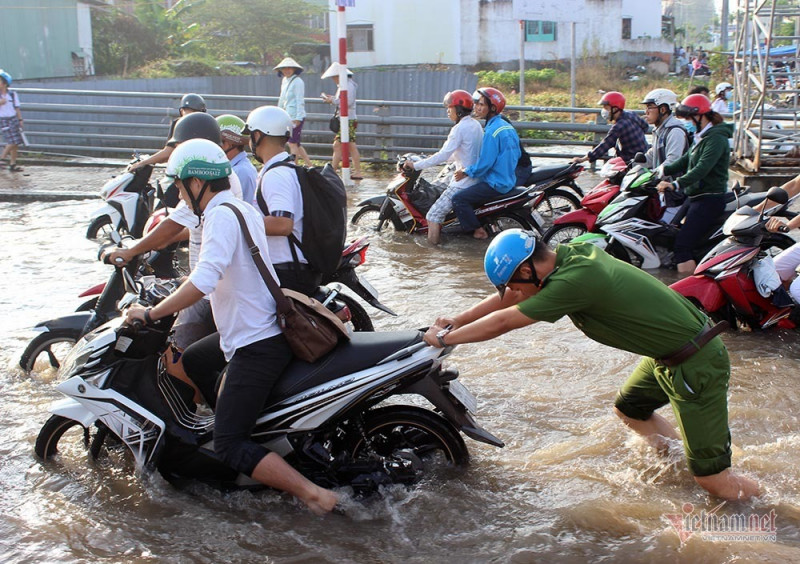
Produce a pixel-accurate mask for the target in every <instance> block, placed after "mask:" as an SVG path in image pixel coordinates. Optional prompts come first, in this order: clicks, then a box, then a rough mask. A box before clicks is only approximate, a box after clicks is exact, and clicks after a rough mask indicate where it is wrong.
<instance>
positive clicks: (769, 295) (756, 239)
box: [670, 187, 796, 330]
mask: <svg viewBox="0 0 800 564" xmlns="http://www.w3.org/2000/svg"><path fill="white" fill-rule="evenodd" d="M767 198H768V199H769V200H772V201H773V202H777V203H778V204H779V205H778V206H775V207H772V208H770V209H769V210H767V211H766V212H764V211H761V212H758V211H756V210H754V209H753V208H751V207H750V206H743V207H741V208H739V209H738V210H737V212H736V213H734V214H733V215H732V216H731V217H730V218H728V220H727V221H726V222H725V225H724V227H723V231H724V233H725V234H726V235H728V236H729V237H728V238H727V239H725V240H724V241H722V242H721V243H719V244H718V245H717V246H716V247H714V248H713V249H712V250H711V251H710V252H709V253H708V254H707V255H706V256H705V257H704V258H703V260H702V261H701V262H700V264H698V265H697V268H696V269H695V271H694V274H693V275H692V276H689V277H687V278H684V279H683V280H679V281H678V282H675V283H674V284H672V285H671V286H670V288H672V289H673V290H675V291H676V292H678V293H679V294H681V295H683V296H686V297H687V298H688V299H689V300H690V301H692V302H693V303H694V304H695V305H696V306H698V307H699V308H700V309H702V310H703V311H705V312H707V313H708V314H709V315H710V316H711V317H712V318H713V319H714V320H716V321H721V320H725V321H727V322H728V323H729V324H730V325H731V327H737V326H739V325H744V326H746V327H750V328H751V329H753V330H761V329H767V328H769V327H775V326H777V327H781V328H785V329H792V328H795V327H796V323H795V321H794V319H790V316H792V318H794V315H792V314H793V312H794V310H795V307H794V304H793V302H792V299H791V297H790V296H789V295H788V293H787V292H786V290H785V289H784V288H783V287H782V286H780V285H778V287H777V288H770V287H768V286H767V285H766V284H764V283H762V282H761V281H760V280H759V279H758V278H759V277H758V276H757V275H755V273H756V270H757V269H756V265H757V264H758V262H759V261H761V260H763V259H765V258H766V257H767V255H768V254H769V253H770V250H771V249H773V248H775V247H778V248H781V249H785V248H788V247H787V245H791V244H793V243H794V241H793V240H791V238H789V237H788V236H786V235H782V234H779V233H770V232H769V231H767V228H766V223H767V220H768V219H769V218H770V217H772V216H775V215H781V216H783V217H792V216H794V215H796V214H794V213H793V212H788V211H787V210H786V208H787V207H788V205H789V197H788V195H787V194H786V191H785V190H783V189H782V188H777V187H776V188H771V189H770V190H769V192H767ZM783 239H789V241H785V240H783ZM776 275H777V274H776Z"/></svg>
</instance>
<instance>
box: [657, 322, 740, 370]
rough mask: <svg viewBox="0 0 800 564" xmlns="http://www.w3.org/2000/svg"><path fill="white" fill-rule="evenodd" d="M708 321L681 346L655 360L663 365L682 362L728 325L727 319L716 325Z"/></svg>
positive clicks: (675, 364)
mask: <svg viewBox="0 0 800 564" xmlns="http://www.w3.org/2000/svg"><path fill="white" fill-rule="evenodd" d="M710 323H711V322H708V323H706V324H705V326H703V328H702V329H701V330H700V332H699V333H698V334H697V335H695V336H694V338H693V339H691V340H690V341H689V342H687V343H686V344H685V345H683V346H682V347H681V348H679V349H678V350H676V351H675V352H673V353H671V354H668V355H667V356H665V357H662V358H658V359H656V360H658V361H659V362H660V363H661V364H663V365H664V366H677V365H679V364H682V363H684V362H686V361H687V360H689V359H690V358H691V357H692V355H694V354H695V353H696V352H697V351H699V350H700V349H702V348H703V347H704V346H705V345H706V344H707V343H708V342H709V341H710V340H711V339H713V338H714V337H716V336H717V335H719V334H720V333H722V332H723V331H725V330H726V329H727V328H728V327H729V325H728V322H727V321H720V322H719V323H717V324H716V325H711V324H710Z"/></svg>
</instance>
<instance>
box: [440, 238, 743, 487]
mask: <svg viewBox="0 0 800 564" xmlns="http://www.w3.org/2000/svg"><path fill="white" fill-rule="evenodd" d="M484 268H485V270H486V273H487V275H488V277H489V280H490V281H491V282H492V283H493V284H494V285H495V286H496V287H497V289H498V291H499V295H493V296H491V297H489V298H486V299H485V300H483V301H482V302H480V303H478V304H477V305H475V306H474V307H472V308H470V309H468V310H466V311H465V312H463V313H461V314H459V315H457V316H455V317H453V318H449V317H444V318H439V319H437V320H436V323H435V325H434V326H433V327H431V328H430V329H429V330H428V332H427V333H426V334H425V341H426V342H427V343H428V344H430V345H433V346H438V347H444V346H449V345H457V344H462V343H474V342H479V341H486V340H489V339H492V338H494V337H497V336H499V335H502V334H504V333H507V332H508V331H511V330H513V329H518V328H520V327H525V326H527V325H530V324H532V323H536V322H537V321H547V322H551V323H552V322H555V321H556V320H558V319H560V318H561V317H563V316H564V315H567V316H569V318H570V319H571V320H572V322H573V323H574V324H575V326H576V327H577V328H578V329H580V330H581V331H583V333H584V334H586V336H587V337H589V338H591V339H593V340H595V341H597V342H600V343H603V344H605V345H608V346H611V347H614V348H618V349H622V350H626V351H630V352H633V353H636V354H640V355H643V356H644V357H645V358H643V359H642V361H641V362H640V363H639V365H638V366H637V367H636V369H635V370H634V372H633V374H631V376H630V377H629V378H628V380H627V381H626V382H625V383H624V384H623V386H622V388H621V389H620V391H619V393H618V394H617V399H616V401H615V406H614V412H615V413H616V415H617V416H619V417H620V418H621V419H622V420H623V422H625V424H626V425H628V427H630V428H631V429H633V430H634V431H636V432H637V433H639V434H640V435H642V436H644V437H646V438H647V440H648V442H649V443H650V444H651V445H653V446H655V447H656V448H659V449H663V448H664V447H665V446H666V441H665V439H677V438H678V434H677V433H676V432H675V429H674V428H673V427H672V425H670V424H669V423H668V422H667V421H666V419H664V418H663V417H661V416H660V415H658V414H656V413H654V411H655V410H656V409H658V408H660V407H662V406H664V405H666V404H667V403H669V404H670V405H671V406H672V410H673V412H674V413H675V417H676V419H677V420H678V425H679V427H680V430H681V434H682V435H683V444H684V449H685V452H686V458H687V461H688V463H689V470H690V471H691V472H692V474H693V475H694V478H695V481H696V482H697V483H698V484H700V486H702V487H703V488H705V489H706V490H707V491H708V492H709V493H711V494H712V495H716V496H718V497H722V498H725V499H731V500H734V499H748V498H750V497H753V496H756V495H758V494H759V486H758V484H757V483H756V482H755V481H753V480H751V479H749V478H746V477H743V476H740V475H737V474H734V473H733V472H732V471H731V470H730V466H731V449H730V442H731V439H730V430H729V428H728V403H727V392H728V380H729V377H730V362H729V360H728V352H727V350H726V349H725V345H724V344H723V343H722V339H720V338H719V337H718V336H717V334H718V333H719V332H720V331H721V327H719V326H716V327H714V326H712V325H711V324H710V323H709V322H708V319H707V318H706V316H705V315H703V314H702V313H701V312H700V311H699V310H698V309H697V308H695V307H694V306H693V305H692V304H691V303H690V302H689V301H688V300H686V299H685V298H684V297H683V296H681V295H680V294H678V293H677V292H675V291H673V290H671V289H669V288H668V287H666V286H665V285H664V284H662V283H661V282H659V281H658V280H656V279H655V278H653V277H652V276H650V275H649V274H647V273H645V272H643V271H641V270H639V269H638V268H635V267H633V266H631V265H629V264H625V263H623V262H622V261H618V260H616V259H614V258H612V257H611V256H609V255H608V254H606V253H605V252H604V251H602V250H601V249H599V248H598V247H595V246H594V245H591V244H589V243H575V244H569V245H560V246H558V248H557V249H556V251H555V252H554V251H552V250H550V249H549V248H547V246H546V245H543V244H539V242H538V240H537V238H536V237H535V235H534V234H533V233H531V232H530V231H522V230H519V229H511V230H508V231H503V232H502V233H501V234H500V235H498V236H497V237H496V238H495V240H494V241H492V244H491V245H489V248H488V249H487V251H486V258H485V261H484Z"/></svg>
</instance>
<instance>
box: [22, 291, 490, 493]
mask: <svg viewBox="0 0 800 564" xmlns="http://www.w3.org/2000/svg"><path fill="white" fill-rule="evenodd" d="M135 284H136V282H134V281H133V280H132V279H131V278H130V277H129V276H127V277H126V286H127V288H128V289H129V290H133V292H130V293H128V294H126V296H125V297H124V298H123V300H122V301H121V307H127V306H129V305H130V304H132V303H136V302H138V303H141V304H142V305H155V304H156V303H158V302H160V301H161V300H162V299H164V298H165V297H167V296H168V295H169V294H170V293H171V292H172V291H173V290H174V289H175V287H176V284H174V283H168V284H159V283H151V284H150V285H149V286H147V287H142V286H139V287H135V286H134V285H135ZM173 320H174V319H173V317H172V316H169V317H167V318H164V319H160V320H158V321H157V322H155V323H154V324H153V325H151V326H145V327H142V326H141V325H139V324H135V325H131V326H128V325H126V324H124V323H123V322H122V319H121V318H117V319H114V320H112V321H110V322H108V323H107V324H105V325H103V326H101V327H99V328H97V329H96V330H95V331H93V332H92V333H90V334H88V335H87V336H86V337H84V338H83V339H81V341H80V342H79V343H78V344H77V346H76V347H75V348H74V349H73V351H72V352H71V353H70V355H69V357H68V358H67V359H66V360H65V362H64V364H63V366H62V368H61V370H60V373H59V376H60V378H61V380H62V381H61V383H60V384H59V385H58V386H57V389H58V391H60V392H61V393H62V394H64V395H65V396H66V398H65V399H62V400H60V401H57V402H55V403H54V404H52V405H51V407H50V412H51V413H52V415H51V417H50V418H49V419H48V420H47V422H46V423H45V424H44V425H43V426H42V428H41V430H40V431H39V434H38V437H37V439H36V444H35V447H34V448H35V452H36V455H37V456H38V457H39V458H40V459H42V460H44V461H51V460H53V459H56V460H57V458H56V455H57V454H58V452H59V448H60V447H64V451H65V454H64V455H63V456H67V454H66V453H67V452H70V453H71V449H70V450H68V449H66V445H65V444H64V443H67V442H68V441H70V442H71V446H78V447H79V448H80V447H81V446H82V447H83V449H85V450H87V451H88V453H89V455H90V456H91V457H92V458H98V457H99V456H101V455H102V454H104V453H105V452H106V451H108V450H111V449H114V448H119V447H120V446H122V445H124V446H123V447H122V448H124V447H127V448H128V449H129V450H130V452H131V454H132V456H133V458H134V460H135V462H136V466H137V467H138V468H139V469H151V470H152V469H157V470H158V471H159V472H160V473H161V474H162V475H163V476H164V477H165V478H166V479H167V480H169V481H171V482H172V483H175V484H176V485H180V484H182V483H185V482H187V481H200V482H204V483H207V484H210V485H213V486H216V487H219V488H223V489H232V488H258V487H261V485H260V484H258V483H257V482H255V481H253V480H252V479H250V478H249V477H247V476H244V475H240V474H237V473H236V472H235V471H233V470H231V469H230V468H229V467H227V466H225V465H224V464H223V463H222V462H220V460H219V458H218V457H217V456H216V455H215V453H214V444H213V430H214V415H210V414H203V413H204V412H202V411H201V413H200V414H198V413H196V412H195V409H194V407H195V406H194V403H193V402H191V400H190V399H189V398H191V395H188V394H187V393H186V390H185V389H183V387H182V384H183V383H182V382H178V381H176V380H174V379H172V377H171V376H169V375H168V374H167V373H166V371H165V369H164V366H163V364H162V363H161V361H160V358H161V353H162V352H163V350H164V349H165V347H167V346H168V344H167V339H168V335H169V332H170V328H171V326H172V323H173ZM452 350H453V347H445V348H442V349H439V348H434V347H430V346H428V345H427V344H425V343H424V342H423V341H422V333H421V332H419V331H400V332H391V333H356V334H353V335H352V338H351V340H350V341H348V342H343V343H340V344H339V346H338V347H337V348H335V349H334V350H333V351H332V352H330V353H329V354H328V355H326V356H325V357H323V358H322V359H320V360H319V361H318V362H316V363H314V364H309V363H305V362H303V361H300V360H296V359H295V360H294V361H292V362H291V364H290V365H289V366H288V368H287V369H286V370H285V372H284V373H283V374H282V375H281V377H280V379H279V380H278V382H277V383H276V384H275V388H274V390H273V392H272V394H271V395H270V398H269V401H268V403H267V405H265V406H264V409H263V411H262V413H261V415H260V416H259V417H258V419H257V421H256V424H255V426H254V428H253V431H252V437H253V439H254V440H255V441H257V442H259V443H261V444H263V445H264V446H265V447H266V448H267V449H268V450H269V451H271V452H275V453H277V454H279V455H281V456H282V457H283V458H284V459H285V460H286V461H287V462H288V463H289V464H291V465H292V466H294V467H295V468H296V469H297V470H298V471H300V472H301V473H302V474H303V475H304V476H306V477H307V478H308V479H310V480H312V481H313V482H315V483H317V484H319V485H321V486H323V487H342V486H350V487H352V488H353V489H354V491H355V492H356V493H357V494H365V493H373V492H375V491H376V490H377V489H378V488H379V487H380V486H384V485H389V484H404V485H411V484H414V483H415V482H417V481H418V480H419V479H420V478H422V477H423V476H427V475H429V473H430V472H431V470H433V469H434V468H435V467H437V466H441V465H452V466H457V467H458V466H465V465H466V464H467V463H468V461H469V451H468V449H467V446H466V444H465V442H464V439H463V438H462V436H461V433H463V434H464V435H466V436H468V437H470V438H472V439H473V440H477V441H480V442H483V443H486V444H489V445H492V446H496V447H502V446H503V442H502V441H501V440H500V439H498V438H497V437H495V436H494V435H492V434H491V433H489V432H488V431H486V430H484V429H482V428H481V427H480V426H479V424H478V423H477V422H476V420H475V418H474V416H473V413H474V412H475V411H476V401H475V398H474V396H473V395H472V394H471V393H470V392H469V391H468V390H467V389H466V388H465V387H464V386H463V385H462V384H461V383H460V382H458V380H457V379H458V371H457V370H455V369H448V368H445V367H444V366H443V360H444V359H445V358H446V357H447V356H448V355H449V354H450V352H451V351H452ZM183 386H185V385H183ZM192 393H193V392H192ZM400 394H404V395H413V396H418V397H420V398H424V399H426V400H427V401H428V402H430V404H431V405H432V407H433V408H432V409H430V408H428V409H426V408H423V407H417V406H413V405H407V404H402V403H397V402H396V401H394V402H392V404H391V405H387V404H385V403H384V404H382V402H383V401H384V400H387V399H390V398H391V399H392V400H396V398H398V397H399V395H400ZM70 430H77V431H78V433H77V434H75V433H68V431H70Z"/></svg>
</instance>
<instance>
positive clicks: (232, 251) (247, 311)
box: [189, 190, 281, 361]
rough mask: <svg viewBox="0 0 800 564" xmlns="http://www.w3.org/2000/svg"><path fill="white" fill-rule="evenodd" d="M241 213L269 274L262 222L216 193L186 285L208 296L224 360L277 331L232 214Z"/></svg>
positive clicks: (263, 287)
mask: <svg viewBox="0 0 800 564" xmlns="http://www.w3.org/2000/svg"><path fill="white" fill-rule="evenodd" d="M223 203H232V204H233V205H235V206H236V207H237V208H239V209H240V210H241V211H242V214H243V215H244V217H245V220H246V223H247V228H248V230H249V231H250V236H251V237H252V238H253V241H254V242H255V243H256V245H257V246H258V248H259V250H260V251H261V257H262V258H263V259H264V262H265V263H266V265H267V268H268V269H269V271H270V274H271V275H272V276H273V277H274V278H275V280H277V276H275V271H274V270H273V269H272V266H271V261H270V257H269V249H268V245H267V236H266V234H265V233H264V220H263V218H262V217H261V214H259V213H258V211H256V210H255V209H254V208H253V207H252V206H250V205H249V204H246V203H244V202H242V201H241V200H238V199H236V198H235V197H234V196H233V194H231V193H230V192H229V191H228V190H224V191H222V192H220V193H218V194H217V195H215V196H214V197H213V198H212V199H211V201H209V203H208V205H207V206H206V209H205V211H204V213H203V217H204V220H205V221H204V226H203V243H202V246H201V248H200V258H199V261H198V263H197V266H196V267H195V268H194V270H192V273H191V274H190V275H189V281H190V282H191V283H192V284H193V285H194V286H195V287H196V288H197V289H198V290H200V291H201V292H203V293H204V294H210V295H211V310H212V311H213V312H214V322H215V323H216V324H217V330H218V331H219V337H220V348H222V352H223V353H224V354H225V360H228V361H230V359H231V358H232V357H233V353H234V352H236V349H238V348H241V347H244V346H246V345H249V344H251V343H255V342H257V341H261V340H263V339H267V338H269V337H273V336H275V335H277V334H279V333H280V332H281V330H280V328H279V327H278V324H277V320H276V317H275V300H274V299H273V298H272V295H271V294H270V293H269V290H268V289H267V286H266V284H265V283H264V280H263V278H261V274H260V273H259V272H258V268H257V267H256V264H255V262H254V261H253V257H252V255H251V254H250V249H249V248H248V246H247V243H246V242H245V239H244V235H243V234H242V230H241V227H240V226H239V222H238V220H237V219H236V215H234V213H233V210H230V209H228V208H227V207H226V206H222V205H220V204H223Z"/></svg>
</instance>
